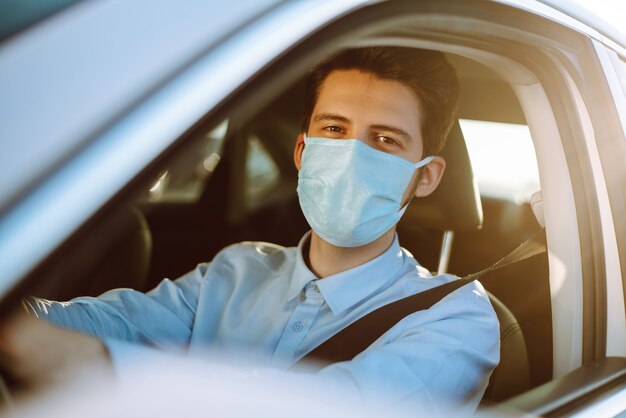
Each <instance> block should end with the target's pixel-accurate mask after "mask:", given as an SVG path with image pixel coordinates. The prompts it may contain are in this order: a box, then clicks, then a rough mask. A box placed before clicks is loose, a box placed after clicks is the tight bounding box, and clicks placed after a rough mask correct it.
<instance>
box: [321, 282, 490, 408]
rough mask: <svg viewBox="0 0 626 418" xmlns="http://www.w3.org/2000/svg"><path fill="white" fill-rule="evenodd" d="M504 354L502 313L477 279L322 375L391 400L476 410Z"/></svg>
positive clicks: (326, 369) (323, 370) (325, 369)
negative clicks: (501, 328)
mask: <svg viewBox="0 0 626 418" xmlns="http://www.w3.org/2000/svg"><path fill="white" fill-rule="evenodd" d="M499 356H500V338H499V324H498V320H497V316H496V314H495V312H494V311H493V308H492V307H491V304H490V303H489V299H488V296H487V295H486V293H485V291H484V289H483V288H482V286H481V285H480V284H479V283H477V282H474V283H470V284H468V285H466V286H464V287H462V288H460V289H458V290H456V291H455V292H453V293H451V294H450V295H448V296H446V297H445V298H444V299H442V300H441V301H440V302H439V303H437V304H435V305H434V306H433V307H432V308H430V309H428V310H426V311H420V312H417V313H414V314H412V315H410V316H408V317H406V318H405V319H403V320H402V321H400V322H399V323H398V324H397V325H395V326H394V327H393V328H392V329H390V330H389V331H388V332H386V333H385V334H384V335H383V336H382V337H381V338H379V339H378V340H377V341H376V342H375V343H374V344H372V345H371V346H370V347H369V348H368V349H367V350H365V351H364V352H362V353H361V354H359V355H358V356H356V357H355V358H354V359H353V360H352V361H346V362H340V363H335V364H332V365H330V366H328V367H326V368H324V369H322V370H321V371H320V372H319V373H318V376H319V377H323V378H326V379H328V380H329V381H332V382H334V383H333V384H338V383H340V384H341V385H342V386H345V387H351V388H352V389H353V390H354V391H355V392H358V393H359V394H360V395H361V396H363V397H366V398H367V397H369V396H376V395H382V396H384V397H386V398H387V399H388V400H389V401H391V402H392V403H406V404H409V405H423V406H428V408H429V410H434V411H440V412H442V413H444V412H445V411H448V410H449V409H450V410H452V411H454V412H455V413H460V412H461V411H462V410H465V411H473V410H475V408H476V407H477V405H478V403H479V402H480V399H481V397H482V394H483V393H484V390H485V388H486V386H487V383H488V380H489V376H490V374H491V371H492V370H493V368H495V366H496V365H497V364H498V361H499ZM455 404H456V405H455ZM469 413H471V412H469Z"/></svg>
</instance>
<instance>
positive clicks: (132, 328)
mask: <svg viewBox="0 0 626 418" xmlns="http://www.w3.org/2000/svg"><path fill="white" fill-rule="evenodd" d="M207 267H208V264H200V265H198V267H196V269H194V270H192V271H191V272H189V273H187V274H185V275H184V276H182V277H180V278H179V279H177V280H175V281H171V280H169V279H165V280H163V281H162V282H161V283H160V284H159V285H158V286H157V287H156V288H154V289H153V290H151V291H149V292H147V293H141V292H138V291H135V290H131V289H115V290H110V291H108V292H105V293H103V294H102V295H100V296H99V297H97V298H93V297H79V298H76V299H72V300H71V301H69V302H53V301H49V300H46V299H40V298H34V297H31V298H28V299H27V300H25V305H26V309H27V310H28V311H29V312H31V313H33V314H35V315H36V316H38V317H40V318H43V319H45V320H47V321H49V322H51V323H53V324H55V325H59V326H62V327H64V328H68V329H73V330H76V331H81V332H85V333H87V334H91V335H93V336H95V337H98V338H100V339H102V340H104V341H105V343H106V341H107V340H111V341H112V340H119V341H126V342H131V343H139V344H144V345H151V346H155V347H159V348H170V347H172V346H179V345H185V344H187V343H188V341H189V338H190V336H191V330H192V326H193V322H194V318H195V312H196V307H197V304H198V296H199V294H200V288H201V286H202V283H203V280H204V276H205V273H206V271H207Z"/></svg>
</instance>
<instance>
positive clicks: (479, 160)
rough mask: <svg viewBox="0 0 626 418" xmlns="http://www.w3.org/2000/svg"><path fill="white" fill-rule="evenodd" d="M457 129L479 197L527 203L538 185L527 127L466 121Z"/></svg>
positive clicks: (535, 162)
mask: <svg viewBox="0 0 626 418" xmlns="http://www.w3.org/2000/svg"><path fill="white" fill-rule="evenodd" d="M460 125H461V130H462V131H463V136H464V137H465V142H466V144H467V151H468V153H469V156H470V161H471V162H472V169H473V171H474V176H475V178H476V181H477V183H478V188H479V190H480V193H481V195H485V196H490V197H499V198H504V199H507V200H513V201H516V202H518V203H523V202H529V201H530V196H531V195H532V194H533V193H534V192H536V191H538V190H539V189H540V185H539V170H538V169H537V160H536V157H535V150H534V147H533V142H532V139H531V136H530V131H529V129H528V126H526V125H521V124H513V123H497V122H489V121H478V120H469V119H461V120H460Z"/></svg>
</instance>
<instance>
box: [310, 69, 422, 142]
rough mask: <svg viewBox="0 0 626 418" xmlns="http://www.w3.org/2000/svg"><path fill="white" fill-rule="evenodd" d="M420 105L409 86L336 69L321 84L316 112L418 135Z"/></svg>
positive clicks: (368, 74)
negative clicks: (389, 126)
mask: <svg viewBox="0 0 626 418" xmlns="http://www.w3.org/2000/svg"><path fill="white" fill-rule="evenodd" d="M420 108H421V106H420V103H419V100H418V98H417V96H416V95H415V93H414V92H413V90H411V89H410V88H409V87H408V86H406V85H404V84H403V83H401V82H399V81H395V80H388V79H381V78H378V77H377V76H376V75H374V74H371V73H366V72H363V71H359V70H336V71H333V72H331V73H330V74H329V75H328V76H327V77H326V79H325V80H324V81H323V82H322V84H321V85H320V88H319V91H318V97H317V101H316V103H315V106H314V109H313V115H315V114H316V113H327V112H328V113H337V114H341V115H344V116H347V117H348V118H350V119H351V120H354V121H355V122H368V123H370V124H384V125H393V126H397V127H400V128H402V129H404V130H406V131H407V132H416V133H417V132H419V127H420V124H421V111H420Z"/></svg>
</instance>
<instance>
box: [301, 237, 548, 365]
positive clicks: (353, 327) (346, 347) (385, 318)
mask: <svg viewBox="0 0 626 418" xmlns="http://www.w3.org/2000/svg"><path fill="white" fill-rule="evenodd" d="M545 251H546V241H545V231H544V229H543V228H542V229H541V230H540V231H538V232H537V233H535V234H534V235H533V236H532V237H531V238H529V239H528V240H526V241H524V242H523V243H522V244H520V246H519V247H517V248H515V249H514V250H513V251H511V252H510V253H509V254H507V255H506V256H505V257H503V258H501V259H500V260H498V261H496V262H495V263H494V264H492V265H491V266H489V267H487V268H486V269H484V270H481V271H479V272H477V273H473V274H469V275H467V276H465V277H463V278H461V279H458V280H454V281H452V282H449V283H446V284H443V285H441V286H437V287H434V288H432V289H428V290H426V291H424V292H420V293H417V294H415V295H412V296H408V297H406V298H404V299H400V300H398V301H396V302H392V303H390V304H388V305H385V306H382V307H380V308H378V309H376V310H374V311H372V312H370V313H369V314H367V315H365V316H363V317H361V318H360V319H358V320H356V321H355V322H353V323H352V324H350V325H348V326H347V327H346V328H344V329H342V330H341V331H339V332H338V333H337V334H335V335H333V336H332V337H330V338H329V339H328V340H326V341H324V342H323V343H322V344H320V345H319V346H318V347H317V348H315V349H313V350H312V351H311V352H310V353H308V354H307V355H305V356H304V357H303V358H302V359H300V360H299V361H298V362H297V363H296V364H295V365H294V366H292V368H297V367H299V366H300V365H301V363H302V362H303V361H307V362H309V361H311V360H313V361H315V362H317V363H320V364H321V365H322V364H323V363H326V364H329V363H336V362H339V361H347V360H352V359H353V358H354V357H355V356H356V355H357V354H359V353H360V352H362V351H363V350H365V349H366V348H367V347H369V346H370V345H371V344H372V343H373V342H374V341H376V340H377V339H378V338H379V337H380V336H381V335H383V334H384V333H385V332H386V331H387V330H389V329H390V328H391V327H393V326H394V325H395V324H397V323H398V322H399V321H400V320H402V319H403V318H405V317H406V316H408V315H410V314H412V313H414V312H417V311H421V310H425V309H428V308H430V307H431V306H433V305H434V304H435V303H437V302H439V301H440V300H441V299H443V298H444V297H445V296H446V295H448V294H450V293H452V292H453V291H455V290H456V289H458V288H460V287H462V286H464V285H466V284H468V283H470V282H472V281H474V280H477V279H478V278H480V277H482V276H483V275H485V274H487V273H489V272H491V271H494V270H497V269H499V268H502V267H505V266H508V265H511V264H513V263H517V262H519V261H522V260H526V259H528V258H530V257H533V256H535V255H538V254H541V253H544V252H545Z"/></svg>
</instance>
